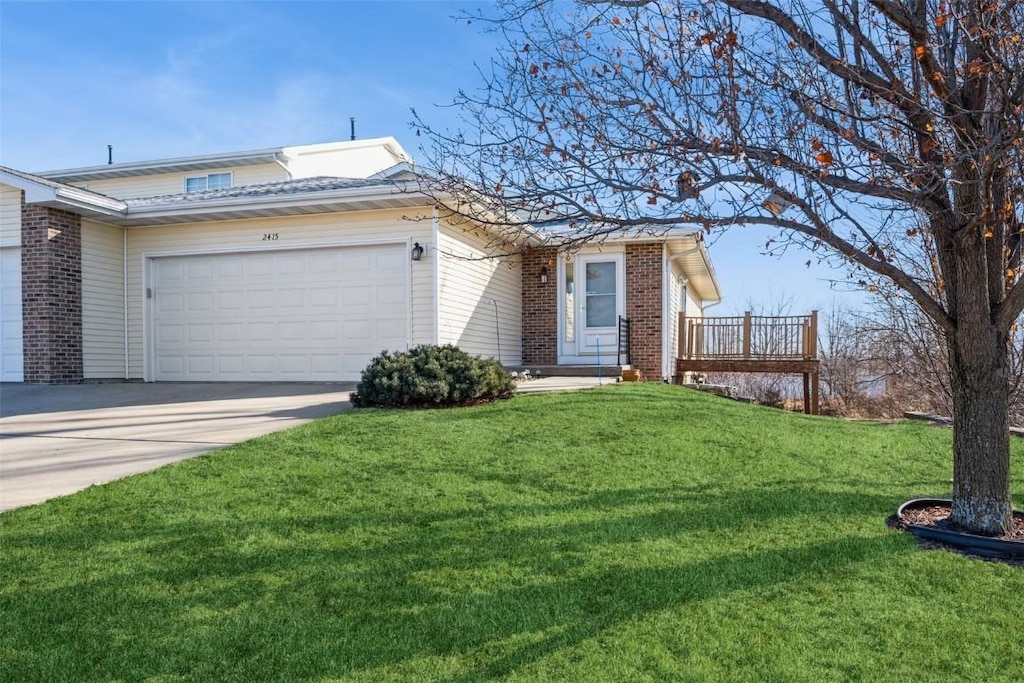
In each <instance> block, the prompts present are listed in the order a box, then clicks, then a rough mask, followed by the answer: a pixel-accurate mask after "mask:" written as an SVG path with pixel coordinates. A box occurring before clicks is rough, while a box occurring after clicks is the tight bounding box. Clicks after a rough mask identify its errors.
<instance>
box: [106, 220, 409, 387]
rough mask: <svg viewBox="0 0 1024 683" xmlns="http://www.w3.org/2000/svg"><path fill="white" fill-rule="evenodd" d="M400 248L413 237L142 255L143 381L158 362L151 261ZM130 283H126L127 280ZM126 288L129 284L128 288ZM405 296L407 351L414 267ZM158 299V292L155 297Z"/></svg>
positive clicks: (153, 372)
mask: <svg viewBox="0 0 1024 683" xmlns="http://www.w3.org/2000/svg"><path fill="white" fill-rule="evenodd" d="M389 244H390V245H400V246H404V248H405V253H406V255H408V254H409V250H410V249H412V238H411V237H405V238H391V239H380V240H359V241H356V240H352V241H346V240H342V241H338V242H313V243H304V244H301V245H300V244H295V245H288V246H281V247H269V248H268V247H263V248H261V247H258V246H257V247H221V248H214V249H181V250H177V251H145V252H143V253H142V321H143V324H142V381H143V382H153V381H156V380H155V379H154V378H155V377H156V370H155V366H154V364H155V362H156V359H155V358H154V353H153V348H152V345H153V324H154V320H153V316H154V315H155V313H154V311H153V307H152V304H151V303H150V301H151V299H150V297H148V296H146V290H147V289H151V288H152V286H153V285H152V277H153V276H152V262H153V259H158V258H168V257H180V256H210V255H217V254H251V253H261V252H268V251H273V252H282V251H307V250H309V249H343V248H346V247H375V246H385V245H389ZM409 263H412V259H409ZM126 282H127V281H126ZM125 286H126V287H127V284H126V285H125ZM406 296H407V297H408V298H407V301H408V306H407V309H408V310H407V312H406V315H407V316H408V320H407V322H406V331H407V334H408V336H407V337H406V347H407V348H408V347H409V346H411V344H412V339H413V330H412V269H411V267H410V268H409V270H408V271H407V274H406ZM153 298H155V293H154V297H153Z"/></svg>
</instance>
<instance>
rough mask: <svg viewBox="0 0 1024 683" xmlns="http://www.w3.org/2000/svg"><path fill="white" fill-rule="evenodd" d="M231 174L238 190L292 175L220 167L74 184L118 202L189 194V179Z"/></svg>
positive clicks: (262, 167) (267, 168) (270, 168)
mask: <svg viewBox="0 0 1024 683" xmlns="http://www.w3.org/2000/svg"><path fill="white" fill-rule="evenodd" d="M218 173H230V174H231V176H232V184H233V186H234V187H238V186H240V185H258V184H260V183H275V182H281V181H284V180H288V174H287V173H285V171H284V169H283V168H281V167H280V166H278V165H277V164H257V165H254V166H236V167H234V168H216V169H210V170H204V171H193V172H190V173H181V172H180V171H179V172H177V173H156V174H153V175H140V176H134V177H131V178H110V179H108V180H90V181H87V182H81V183H72V184H74V185H80V186H83V187H86V186H87V187H88V188H89V189H90V190H92V191H93V192H99V193H100V194H105V195H107V196H108V197H117V198H118V199H131V198H134V197H156V196H160V195H165V194H181V193H183V192H184V191H185V178H186V177H193V176H207V175H210V174H214V175H216V174H218Z"/></svg>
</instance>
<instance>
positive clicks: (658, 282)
mask: <svg viewBox="0 0 1024 683" xmlns="http://www.w3.org/2000/svg"><path fill="white" fill-rule="evenodd" d="M662 252H663V246H662V245H661V244H628V245H626V317H627V318H629V320H630V323H629V324H630V334H629V344H630V360H631V361H632V362H631V365H632V366H633V367H634V368H638V369H639V370H641V371H642V372H643V373H644V377H645V378H647V379H648V380H660V379H662V367H661V333H662V320H661V312H662V301H661V296H662V291H663V289H664V283H663V282H662V274H663V272H664V271H663V268H662V259H663V254H662Z"/></svg>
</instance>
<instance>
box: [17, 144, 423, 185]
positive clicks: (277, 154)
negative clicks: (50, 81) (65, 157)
mask: <svg viewBox="0 0 1024 683" xmlns="http://www.w3.org/2000/svg"><path fill="white" fill-rule="evenodd" d="M377 146H379V147H383V148H384V149H385V150H387V151H388V153H389V154H391V155H392V156H393V157H394V158H395V159H396V161H398V162H401V161H408V160H409V155H408V154H406V152H405V150H404V149H402V146H401V145H400V144H399V143H398V141H397V140H395V138H393V137H383V138H363V139H359V140H346V141H343V142H325V143H318V144H313V145H296V146H291V147H269V148H266V149H255V150H248V151H243V152H221V153H217V154H202V155H198V156H187V157H173V158H169V159H155V160H147V161H129V162H124V163H117V164H103V165H100V166H82V167H79V168H65V169H57V170H53V171H41V172H39V173H37V174H35V175H37V176H40V177H44V178H49V179H51V180H57V181H61V182H68V183H81V182H87V181H90V180H106V179H110V178H126V177H129V176H140V175H155V174H158V173H182V172H190V171H204V170H209V169H219V168H224V167H226V166H254V165H259V164H273V163H280V162H281V161H284V160H286V159H288V158H292V157H295V156H301V155H304V154H315V153H318V152H328V151H335V150H337V151H344V150H352V149H360V148H363V147H377Z"/></svg>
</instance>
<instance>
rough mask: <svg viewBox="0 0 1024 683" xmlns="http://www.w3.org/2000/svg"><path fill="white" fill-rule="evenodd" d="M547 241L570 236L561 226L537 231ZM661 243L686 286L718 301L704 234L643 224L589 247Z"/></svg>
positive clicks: (719, 293) (597, 240) (599, 239)
mask: <svg viewBox="0 0 1024 683" xmlns="http://www.w3.org/2000/svg"><path fill="white" fill-rule="evenodd" d="M538 233H539V234H540V235H545V234H546V235H547V238H548V240H551V241H554V242H555V244H557V240H558V238H560V237H561V238H563V239H564V238H566V237H572V234H571V233H569V232H567V228H566V227H565V226H564V225H553V226H550V227H548V228H546V229H540V230H538ZM627 242H628V243H630V244H642V243H655V244H664V245H665V248H666V250H667V252H668V259H669V261H670V262H673V263H679V265H680V266H681V267H682V270H683V272H684V273H685V274H686V277H687V280H688V285H689V286H690V287H691V288H693V290H694V291H695V292H696V293H697V295H698V296H700V298H701V299H702V300H704V301H715V302H718V301H721V300H722V289H721V285H720V283H719V281H718V274H717V273H716V272H715V267H714V265H713V264H712V263H711V256H710V254H708V249H707V245H706V244H705V242H704V233H703V232H702V231H701V230H694V229H692V228H687V227H684V226H682V225H669V226H666V225H659V224H654V223H652V224H644V225H637V226H635V227H632V228H623V229H618V230H614V231H612V232H608V233H605V234H604V235H601V236H600V237H597V238H595V239H594V240H592V241H591V243H592V244H623V243H627Z"/></svg>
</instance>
